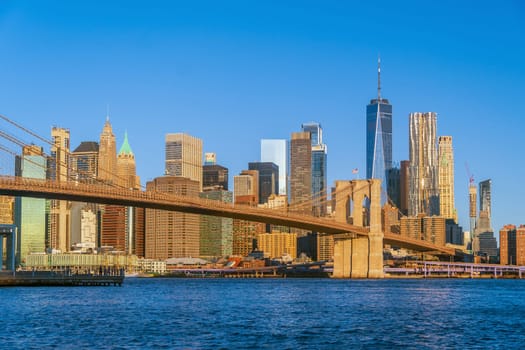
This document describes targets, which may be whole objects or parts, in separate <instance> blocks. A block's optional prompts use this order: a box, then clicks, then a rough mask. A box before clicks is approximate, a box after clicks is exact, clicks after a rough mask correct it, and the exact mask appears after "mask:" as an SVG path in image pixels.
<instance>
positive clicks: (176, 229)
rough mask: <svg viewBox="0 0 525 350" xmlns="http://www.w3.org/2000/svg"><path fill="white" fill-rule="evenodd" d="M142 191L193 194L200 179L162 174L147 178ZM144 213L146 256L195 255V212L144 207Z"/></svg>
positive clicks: (197, 250) (197, 230)
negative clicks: (144, 189) (151, 179)
mask: <svg viewBox="0 0 525 350" xmlns="http://www.w3.org/2000/svg"><path fill="white" fill-rule="evenodd" d="M146 191H155V192H165V193H169V194H175V195H179V196H188V197H190V198H197V197H198V196H199V191H200V182H198V181H194V180H190V179H188V178H185V177H180V176H162V177H158V178H155V179H153V181H150V182H148V183H147V184H146ZM145 215H146V220H145V223H146V228H145V258H146V259H161V260H165V259H168V258H184V257H197V256H199V254H200V247H199V242H200V217H199V215H196V214H187V213H180V212H172V211H165V210H157V209H146V214H145Z"/></svg>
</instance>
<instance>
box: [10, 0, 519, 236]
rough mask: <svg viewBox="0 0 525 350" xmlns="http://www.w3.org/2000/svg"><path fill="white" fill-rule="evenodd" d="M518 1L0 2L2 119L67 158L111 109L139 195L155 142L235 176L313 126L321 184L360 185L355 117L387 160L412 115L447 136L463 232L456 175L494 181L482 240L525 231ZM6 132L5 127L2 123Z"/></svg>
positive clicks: (401, 147) (361, 148) (404, 142)
mask: <svg viewBox="0 0 525 350" xmlns="http://www.w3.org/2000/svg"><path fill="white" fill-rule="evenodd" d="M524 4H525V3H523V2H522V1H519V0H516V1H490V2H488V1H485V2H484V1H432V2H430V1H406V2H403V1H402V2H398V1H305V0H301V1H258V2H256V1H245V0H239V1H214V0H211V1H130V0H126V1H96V0H89V1H87V0H86V1H81V0H77V1H65V0H64V1H52V0H51V1H36V0H35V1H31V0H25V1H23V0H19V1H10V0H2V1H0V82H1V83H0V114H3V115H6V116H7V117H9V118H11V119H13V120H15V121H16V122H18V123H20V124H22V125H24V126H26V127H29V128H30V129H31V130H33V131H35V132H36V133H37V134H39V135H43V136H46V137H50V133H51V127H52V126H60V127H65V128H69V129H70V130H71V147H72V149H74V148H76V147H77V146H78V145H79V144H80V142H81V141H98V139H99V134H100V132H101V131H102V127H103V125H104V121H105V118H106V108H107V107H106V106H107V105H109V115H110V121H111V123H112V125H113V130H114V132H115V134H116V136H117V143H118V145H117V147H120V145H121V143H122V141H123V137H124V132H125V131H126V130H127V132H128V136H129V142H130V144H131V147H132V149H133V151H134V153H135V155H136V160H137V171H138V175H140V176H141V180H142V183H143V184H144V183H145V182H146V181H148V180H151V179H153V178H154V177H157V176H160V175H162V174H163V171H164V137H165V134H166V133H174V132H186V133H189V134H191V135H193V136H196V137H199V138H201V139H202V140H203V143H204V151H205V152H215V153H217V160H218V163H219V164H221V165H224V166H226V167H228V168H229V169H230V174H231V176H232V175H234V174H238V173H239V172H240V171H241V170H243V169H245V168H247V166H248V162H251V161H259V160H260V159H259V157H260V140H261V139H263V138H282V139H289V138H290V134H291V133H292V132H294V131H300V128H301V124H302V123H304V122H309V121H317V122H320V123H321V125H322V127H323V131H324V141H325V143H326V144H327V145H328V152H329V153H328V178H329V183H330V184H332V183H333V181H334V180H336V179H352V178H353V175H352V174H351V170H352V169H353V168H356V167H357V168H359V169H360V171H359V173H360V175H361V176H364V173H365V108H366V105H367V104H368V103H369V101H370V99H372V98H374V97H375V96H376V93H377V92H376V84H377V75H376V74H377V73H376V69H377V67H376V66H377V56H378V54H380V55H381V61H382V69H381V71H382V96H383V97H385V98H388V99H389V100H390V102H391V104H392V105H393V123H394V127H393V148H394V155H393V158H394V160H395V161H397V162H399V161H401V160H404V159H408V115H409V113H410V112H426V111H433V112H437V113H438V135H450V136H452V137H453V146H454V153H455V194H456V206H457V208H458V214H459V217H460V224H461V225H463V227H464V228H465V229H466V230H468V226H469V225H468V222H469V221H468V176H467V171H466V169H465V163H467V162H468V165H469V168H470V171H471V173H472V174H473V175H474V178H475V180H476V183H477V182H479V181H481V180H485V179H488V178H491V179H492V186H493V189H492V206H493V226H494V229H495V230H496V231H498V230H499V228H500V227H501V226H502V225H504V224H506V223H513V224H520V223H525V204H523V203H524V199H525V189H524V186H523V185H524V178H523V174H524V173H525V163H524V149H525V146H524V144H525V141H524V138H523V130H525V120H524V119H525V114H524V112H523V105H524V81H525V68H524V63H525V59H524V57H525V24H524V23H525V20H524V18H525V5H524ZM0 127H3V124H1V125H0Z"/></svg>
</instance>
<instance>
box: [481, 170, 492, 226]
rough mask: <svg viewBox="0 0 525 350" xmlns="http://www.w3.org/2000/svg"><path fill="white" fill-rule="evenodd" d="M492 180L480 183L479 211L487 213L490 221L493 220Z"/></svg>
mask: <svg viewBox="0 0 525 350" xmlns="http://www.w3.org/2000/svg"><path fill="white" fill-rule="evenodd" d="M490 187H491V180H490V179H488V180H485V181H481V182H480V183H479V211H486V212H487V216H488V218H489V220H490V219H491V208H490V202H491V198H490V197H491V194H490V193H491V190H490Z"/></svg>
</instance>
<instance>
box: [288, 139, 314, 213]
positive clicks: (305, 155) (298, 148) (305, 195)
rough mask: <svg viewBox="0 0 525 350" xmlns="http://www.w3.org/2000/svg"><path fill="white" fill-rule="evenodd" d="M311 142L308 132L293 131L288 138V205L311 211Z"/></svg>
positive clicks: (305, 211)
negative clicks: (289, 138)
mask: <svg viewBox="0 0 525 350" xmlns="http://www.w3.org/2000/svg"><path fill="white" fill-rule="evenodd" d="M311 144H312V142H311V140H310V133H309V132H294V133H292V137H291V140H290V205H291V206H292V207H293V210H294V211H296V212H302V213H306V214H311V213H312V204H311V201H312V146H311Z"/></svg>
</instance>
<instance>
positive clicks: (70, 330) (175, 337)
mask: <svg viewBox="0 0 525 350" xmlns="http://www.w3.org/2000/svg"><path fill="white" fill-rule="evenodd" d="M0 302H1V303H2V305H1V308H0V310H1V311H0V321H1V323H0V347H1V348H6V349H42V348H57V349H71V348H75V349H85V348H97V349H103V348H108V349H115V348H117V349H129V348H136V349H159V348H160V349H299V348H302V349H351V348H355V349H460V348H463V349H498V348H499V349H522V348H524V347H525V280H470V279H428V280H424V279H412V280H397V279H394V280H393V279H385V280H331V279H290V278H289V279H182V278H180V279H175V278H174V279H153V278H145V279H142V278H127V279H126V281H125V283H124V285H123V286H122V287H25V288H19V287H10V288H0Z"/></svg>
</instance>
